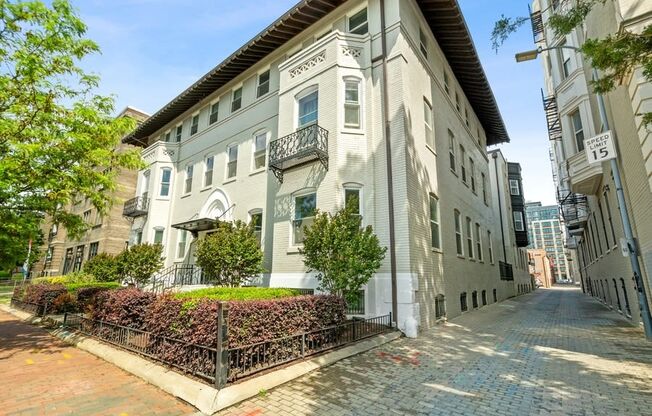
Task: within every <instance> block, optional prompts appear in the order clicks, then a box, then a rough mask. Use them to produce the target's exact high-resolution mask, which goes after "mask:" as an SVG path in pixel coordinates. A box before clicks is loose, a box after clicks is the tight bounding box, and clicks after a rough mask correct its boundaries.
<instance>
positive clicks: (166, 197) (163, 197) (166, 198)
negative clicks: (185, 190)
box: [154, 194, 190, 201]
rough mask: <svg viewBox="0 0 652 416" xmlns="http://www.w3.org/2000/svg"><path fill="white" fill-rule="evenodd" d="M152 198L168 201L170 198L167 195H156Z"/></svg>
mask: <svg viewBox="0 0 652 416" xmlns="http://www.w3.org/2000/svg"><path fill="white" fill-rule="evenodd" d="M188 195H190V194H188ZM154 199H155V200H156V201H169V200H170V197H169V196H158V197H156V198H154Z"/></svg>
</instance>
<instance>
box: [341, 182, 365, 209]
mask: <svg viewBox="0 0 652 416" xmlns="http://www.w3.org/2000/svg"><path fill="white" fill-rule="evenodd" d="M361 203H362V199H361V198H360V188H358V187H356V188H353V187H345V188H344V207H345V208H347V209H350V210H351V213H352V214H355V215H362V209H361Z"/></svg>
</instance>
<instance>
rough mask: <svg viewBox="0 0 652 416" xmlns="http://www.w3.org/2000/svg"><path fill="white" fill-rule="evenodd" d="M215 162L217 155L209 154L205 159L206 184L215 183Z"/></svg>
mask: <svg viewBox="0 0 652 416" xmlns="http://www.w3.org/2000/svg"><path fill="white" fill-rule="evenodd" d="M214 164H215V156H208V157H206V159H204V186H211V185H212V184H213V165H214Z"/></svg>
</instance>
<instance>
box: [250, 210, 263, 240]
mask: <svg viewBox="0 0 652 416" xmlns="http://www.w3.org/2000/svg"><path fill="white" fill-rule="evenodd" d="M251 226H252V227H253V229H254V235H255V236H256V240H258V245H260V243H261V241H262V236H263V212H262V211H256V212H253V213H251Z"/></svg>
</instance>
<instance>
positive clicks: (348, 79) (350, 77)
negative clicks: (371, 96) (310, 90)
mask: <svg viewBox="0 0 652 416" xmlns="http://www.w3.org/2000/svg"><path fill="white" fill-rule="evenodd" d="M347 82H355V83H357V84H358V104H357V105H358V125H357V126H354V125H347V124H346V106H347V105H355V104H348V103H347V101H346V83H347ZM363 96H364V90H363V85H362V79H361V78H360V77H356V76H353V75H347V76H344V77H342V107H341V108H342V129H343V130H345V131H347V130H348V131H353V132H360V130H362V129H363V126H364V111H363V108H364V105H363ZM297 103H298V101H297ZM317 105H318V106H319V97H318V98H317ZM298 121H299V120H298V115H297V123H298ZM317 122H318V123H319V115H318V116H317Z"/></svg>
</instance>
